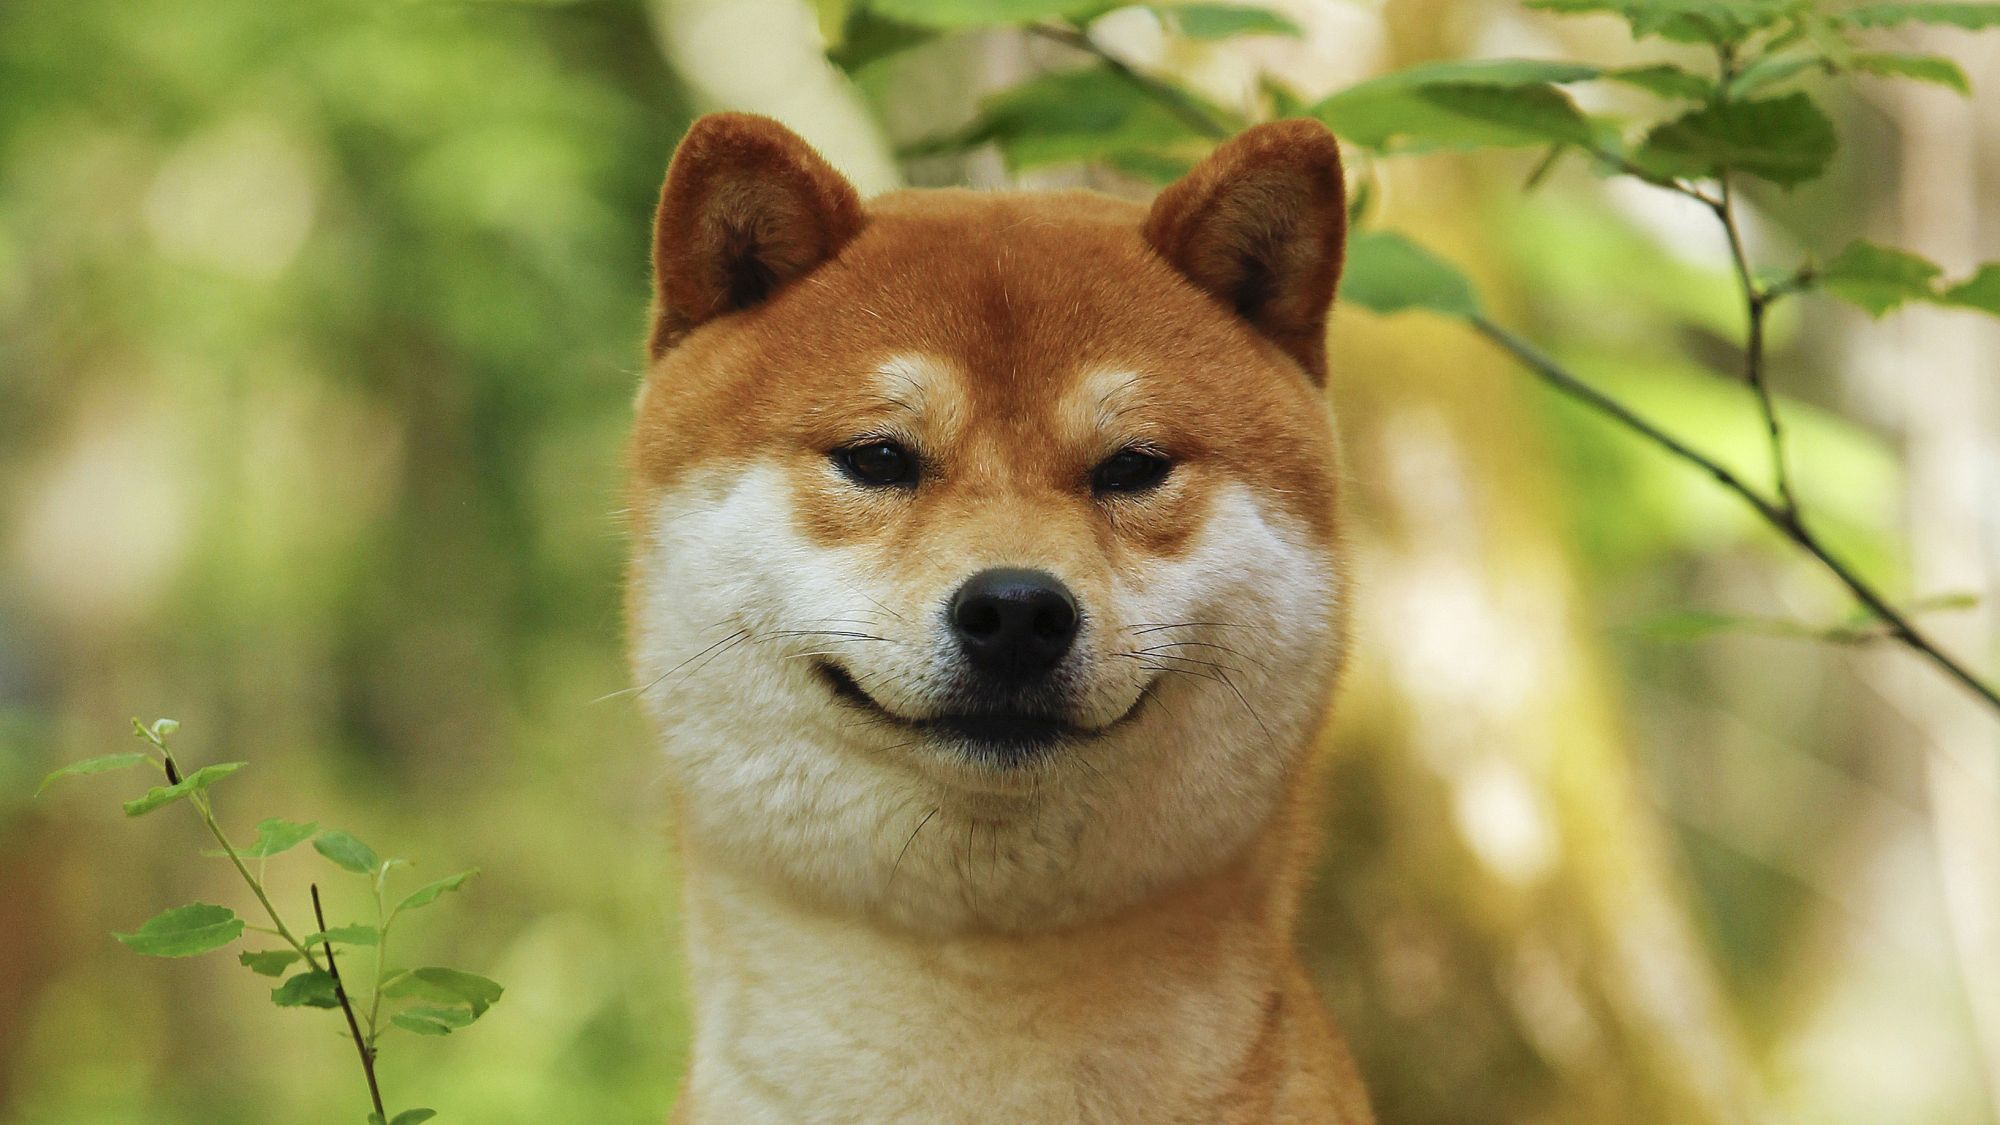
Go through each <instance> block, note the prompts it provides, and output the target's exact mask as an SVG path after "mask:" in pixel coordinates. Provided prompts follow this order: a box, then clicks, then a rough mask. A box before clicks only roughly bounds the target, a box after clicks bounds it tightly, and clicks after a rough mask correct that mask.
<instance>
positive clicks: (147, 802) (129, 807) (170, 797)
mask: <svg viewBox="0 0 2000 1125" xmlns="http://www.w3.org/2000/svg"><path fill="white" fill-rule="evenodd" d="M246 764H248V763H245V762H219V763H217V764H215V765H212V766H203V767H201V768H200V769H198V770H196V771H194V772H193V773H191V774H189V775H188V776H186V777H185V778H182V779H181V780H180V781H177V782H175V783H173V784H172V785H156V786H154V787H153V788H151V789H148V790H147V791H146V795H145V796H143V797H135V798H133V799H132V800H130V801H127V802H125V815H126V816H144V815H146V814H147V813H149V812H152V811H153V810H154V809H157V808H161V807H163V806H166V805H171V804H173V803H174V802H175V801H179V800H183V799H185V798H188V797H191V796H193V795H194V794H196V793H199V792H201V791H202V790H204V789H206V788H208V787H209V786H211V785H214V784H215V783H216V782H218V781H221V780H222V779H223V778H225V777H228V776H229V775H230V774H232V773H235V772H236V771H237V770H240V769H242V768H243V767H244V766H245V765H246Z"/></svg>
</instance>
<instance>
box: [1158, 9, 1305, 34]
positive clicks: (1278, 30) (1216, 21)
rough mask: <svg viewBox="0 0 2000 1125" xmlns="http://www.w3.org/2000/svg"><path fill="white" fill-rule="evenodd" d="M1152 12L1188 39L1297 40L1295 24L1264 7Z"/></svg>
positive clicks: (1297, 28)
mask: <svg viewBox="0 0 2000 1125" xmlns="http://www.w3.org/2000/svg"><path fill="white" fill-rule="evenodd" d="M1153 10H1154V11H1156V12H1158V13H1159V14H1160V16H1161V18H1162V19H1164V20H1166V21H1167V23H1168V25H1169V26H1171V27H1172V28H1173V29H1174V30H1176V31H1178V32H1180V33H1181V34H1182V35H1185V36H1187V37H1188V38H1189V39H1202V40H1205V39H1227V38H1229V37H1230V36H1233V35H1286V36H1292V37H1297V36H1298V35H1299V25H1298V24H1295V23H1293V22H1292V21H1291V20H1289V19H1286V18H1285V17H1284V16H1281V15H1279V14H1278V13H1276V12H1273V11H1270V10H1268V9H1265V8H1247V7H1239V6H1237V5H1235V4H1171V5H1155V6H1154V8H1153Z"/></svg>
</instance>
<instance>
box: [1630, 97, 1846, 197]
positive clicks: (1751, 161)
mask: <svg viewBox="0 0 2000 1125" xmlns="http://www.w3.org/2000/svg"><path fill="white" fill-rule="evenodd" d="M1839 147H1840V142H1839V139H1838V138H1837V137H1836V136H1835V135H1834V132H1833V122H1831V121H1829V120H1827V117H1826V114H1824V113H1822V112H1820V109H1819V107H1818V106H1817V105H1815V104H1813V100H1812V99H1811V98H1809V97H1807V96H1806V95H1804V94H1786V95H1785V96H1784V97H1781V98H1765V99H1761V100H1752V101H1740V102H1724V103H1721V104H1719V105H1712V106H1708V107H1707V108H1704V109H1698V110H1696V111H1694V112H1693V113H1690V114H1688V115H1687V116H1685V117H1682V118H1680V119H1678V120H1675V121H1670V122H1668V123H1666V124H1664V125H1661V126H1660V127H1659V128H1657V129H1654V130H1653V132H1652V134H1651V135H1650V136H1648V137H1647V138H1646V143H1645V144H1644V145H1643V146H1642V147H1641V148H1640V150H1639V151H1638V152H1637V153H1636V154H1634V156H1633V161H1634V162H1635V163H1636V164H1638V165H1639V167H1641V168H1643V169H1645V170H1646V171H1647V172H1648V173H1650V174H1653V175H1657V176H1661V177H1680V178H1686V179H1705V178H1709V177H1713V176H1718V175H1721V174H1722V173H1724V172H1727V171H1737V172H1745V173H1748V174H1749V175H1752V176H1758V177H1761V178H1763V179H1766V180H1770V181H1771V182H1772V183H1775V184H1780V185H1782V186H1784V187H1795V186H1797V185H1799V184H1802V183H1804V182H1806V181H1807V180H1810V179H1814V178H1816V177H1817V176H1819V175H1820V173H1822V172H1824V171H1825V170H1826V166H1827V164H1828V162H1829V161H1831V160H1832V159H1833V154H1834V153H1835V151H1837V150H1838V149H1839Z"/></svg>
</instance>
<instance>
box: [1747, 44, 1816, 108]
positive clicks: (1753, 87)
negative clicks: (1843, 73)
mask: <svg viewBox="0 0 2000 1125" xmlns="http://www.w3.org/2000/svg"><path fill="white" fill-rule="evenodd" d="M1831 69H1833V64H1832V63H1831V62H1830V61H1829V60H1828V59H1827V58H1826V56H1824V55H1817V54H1801V55H1766V56H1765V57H1763V58H1761V59H1758V60H1757V61H1756V62H1753V63H1751V64H1750V65H1749V66H1746V67H1744V68H1743V69H1742V71H1740V72H1739V73H1738V74H1737V75H1736V78H1735V79H1734V80H1733V81H1731V82H1730V83H1729V87H1728V89H1729V96H1730V97H1732V98H1741V97H1743V96H1744V95H1746V94H1754V93H1756V92H1757V91H1759V90H1762V89H1765V88H1767V87H1770V86H1775V85H1777V84H1778V83H1780V82H1783V81H1785V80H1786V79H1788V78H1794V77H1797V76H1798V75H1800V74H1803V73H1805V72H1806V71H1808V70H1819V71H1830V70H1831Z"/></svg>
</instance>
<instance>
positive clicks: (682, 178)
mask: <svg viewBox="0 0 2000 1125" xmlns="http://www.w3.org/2000/svg"><path fill="white" fill-rule="evenodd" d="M861 224H862V214H861V197H860V196H859V195H857V194H856V193H855V191H854V186H853V185H852V184H849V183H848V182H847V181H846V180H845V179H844V178H842V177H841V175H840V173H839V172H836V171H834V170H833V167H832V166H831V165H829V164H828V163H827V162H826V161H825V160H824V159H823V158H821V156H820V155H819V153H817V152H814V151H813V150H812V146H811V145H808V144H806V142H805V141H804V140H802V139H800V137H799V136H798V134H796V133H794V132H792V131H791V130H790V129H787V128H785V127H784V126H783V125H780V124H778V123H777V122H776V121H773V120H771V119H770V118H768V117H755V116H752V115H750V114H744V113H711V114H709V115H708V116H706V117H703V118H701V119H700V120H698V121H696V122H695V123H694V126H693V127H692V128H690V129H689V130H688V132H687V136H685V137H683V138H682V139H681V143H680V147H679V148H678V149H676V150H675V151H674V159H673V163H672V164H671V165H669V166H668V168H667V182H666V186H665V187H664V188H662V189H661V191H660V210H659V214H658V216H657V217H656V218H655V220H654V224H653V296H654V300H653V328H652V333H651V337H650V340H649V342H648V351H649V352H650V354H651V356H652V358H654V359H658V358H659V357H660V356H661V355H662V354H664V353H665V352H666V351H667V350H668V349H669V348H671V347H673V346H674V345H675V344H676V343H678V342H680V340H681V338H682V337H684V336H686V335H687V334H688V333H689V332H692V331H694V330H695V329H696V328H698V327H700V326H701V325H702V324H705V323H707V322H708V321H710V320H713V319H715V318H716V317H718V316H723V315H725V314H728V313H732V312H740V311H742V310H744V309H748V308H752V307H754V306H756V305H758V304H761V303H762V302H763V301H764V300H765V299H767V298H769V297H770V296H771V295H772V294H773V293H776V292H777V291H778V290H779V289H781V288H783V287H784V286H785V285H786V284H788V283H790V282H792V281H795V280H797V279H798V278H800V277H803V276H804V275H806V274H808V273H810V272H812V271H813V270H815V269H817V268H818V267H819V266H821V265H823V264H824V263H826V262H827V261H828V260H829V259H831V258H832V257H833V256H834V255H836V254H838V253H840V250H841V248H842V247H843V246H846V245H847V243H848V241H849V240H850V239H852V238H853V237H854V236H855V235H856V234H858V233H859V232H860V230H861Z"/></svg>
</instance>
